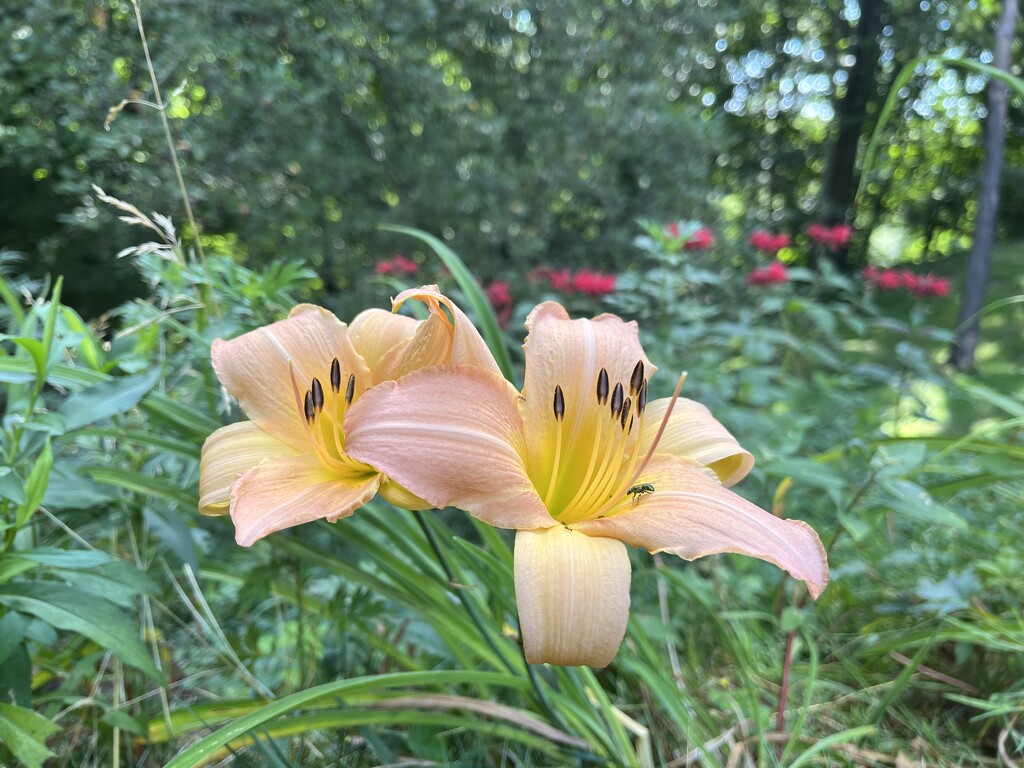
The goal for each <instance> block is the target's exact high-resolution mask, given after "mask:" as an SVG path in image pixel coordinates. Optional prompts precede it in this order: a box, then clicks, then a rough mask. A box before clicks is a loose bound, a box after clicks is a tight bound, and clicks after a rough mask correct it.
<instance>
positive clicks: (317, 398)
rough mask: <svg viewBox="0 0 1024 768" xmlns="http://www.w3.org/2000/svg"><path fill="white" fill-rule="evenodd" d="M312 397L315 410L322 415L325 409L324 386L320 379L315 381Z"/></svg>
mask: <svg viewBox="0 0 1024 768" xmlns="http://www.w3.org/2000/svg"><path fill="white" fill-rule="evenodd" d="M310 395H311V396H312V400H313V410H314V411H315V412H316V413H320V411H322V410H323V409H324V386H323V384H321V383H320V379H316V378H314V379H313V385H312V387H311V388H310Z"/></svg>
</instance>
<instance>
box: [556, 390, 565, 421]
mask: <svg viewBox="0 0 1024 768" xmlns="http://www.w3.org/2000/svg"><path fill="white" fill-rule="evenodd" d="M554 410H555V421H561V420H562V419H564V418H565V395H563V394H562V387H561V386H559V385H558V384H556V385H555V402H554Z"/></svg>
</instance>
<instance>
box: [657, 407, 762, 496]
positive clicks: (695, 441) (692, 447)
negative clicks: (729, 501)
mask: <svg viewBox="0 0 1024 768" xmlns="http://www.w3.org/2000/svg"><path fill="white" fill-rule="evenodd" d="M670 402H671V400H670V398H662V399H660V400H653V401H652V402H650V403H649V404H648V405H647V413H646V415H645V416H644V431H643V434H641V435H640V450H641V453H642V454H643V455H646V453H647V450H648V448H650V445H651V441H652V440H653V439H654V437H655V435H656V434H657V432H658V428H659V426H660V425H661V422H662V419H663V417H664V416H665V411H666V409H667V408H668V405H669V403H670ZM656 450H657V452H658V453H670V454H672V455H673V456H679V457H682V458H691V459H695V460H696V461H699V462H700V463H701V464H703V465H704V466H705V467H710V468H711V469H712V470H714V472H715V474H716V475H718V479H719V480H721V481H722V485H724V486H726V487H727V488H728V487H729V486H730V485H734V484H736V483H738V482H739V481H740V480H742V479H743V478H744V477H746V476H747V473H748V472H750V470H751V469H753V467H754V457H753V455H752V454H750V453H748V452H747V451H745V450H743V448H741V447H740V444H739V443H738V442H736V438H735V437H733V436H732V435H731V434H730V433H729V430H727V429H726V428H725V427H723V426H722V424H721V423H720V422H719V421H718V420H717V419H716V418H715V417H714V416H712V415H711V411H709V410H708V409H707V408H705V407H704V406H703V405H701V404H700V403H698V402H696V401H694V400H687V399H686V398H685V397H681V398H679V399H678V400H677V401H676V404H675V407H673V408H672V415H671V416H669V420H668V424H667V425H666V427H665V432H664V434H663V435H662V436H661V439H660V440H659V441H658V447H657V449H656Z"/></svg>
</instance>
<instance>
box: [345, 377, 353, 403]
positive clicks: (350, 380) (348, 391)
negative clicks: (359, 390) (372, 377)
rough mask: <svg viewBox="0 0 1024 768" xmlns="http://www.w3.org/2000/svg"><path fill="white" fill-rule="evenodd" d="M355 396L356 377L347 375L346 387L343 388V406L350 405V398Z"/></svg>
mask: <svg viewBox="0 0 1024 768" xmlns="http://www.w3.org/2000/svg"><path fill="white" fill-rule="evenodd" d="M355 396H356V375H355V374H354V373H352V374H349V377H348V386H347V387H345V404H346V405H352V398H353V397H355Z"/></svg>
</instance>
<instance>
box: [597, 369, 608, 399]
mask: <svg viewBox="0 0 1024 768" xmlns="http://www.w3.org/2000/svg"><path fill="white" fill-rule="evenodd" d="M597 402H598V405H604V404H605V403H607V402H608V369H606V368H602V369H601V372H600V373H599V374H597Z"/></svg>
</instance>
